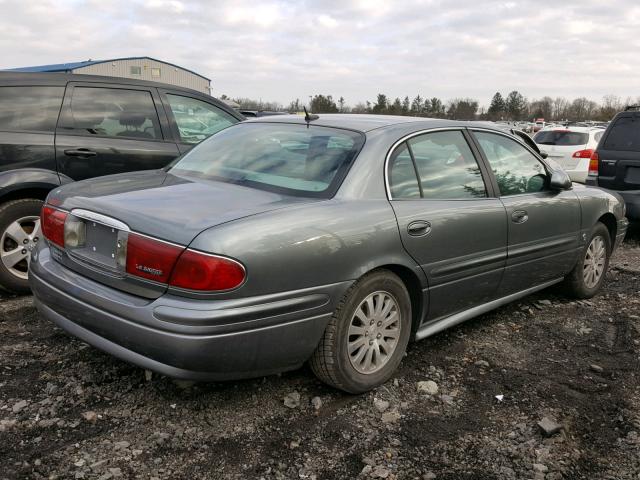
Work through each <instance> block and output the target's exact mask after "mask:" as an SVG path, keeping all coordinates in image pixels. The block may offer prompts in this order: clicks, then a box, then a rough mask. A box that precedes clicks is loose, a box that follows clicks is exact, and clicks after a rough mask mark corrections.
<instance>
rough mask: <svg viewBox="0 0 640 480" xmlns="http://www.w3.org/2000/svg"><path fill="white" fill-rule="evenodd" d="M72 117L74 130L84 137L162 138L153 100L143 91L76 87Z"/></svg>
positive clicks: (149, 94) (72, 98)
mask: <svg viewBox="0 0 640 480" xmlns="http://www.w3.org/2000/svg"><path fill="white" fill-rule="evenodd" d="M71 115H72V121H73V127H74V128H75V129H77V130H79V131H82V133H85V134H90V135H102V136H107V137H129V138H139V139H149V140H152V139H158V138H161V137H162V135H161V133H160V123H159V121H158V114H157V113H156V107H155V105H154V103H153V98H152V97H151V93H150V92H148V91H144V90H122V89H116V88H94V87H75V88H74V89H73V96H72V97H71Z"/></svg>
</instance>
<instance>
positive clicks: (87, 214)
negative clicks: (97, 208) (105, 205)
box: [69, 208, 130, 232]
mask: <svg viewBox="0 0 640 480" xmlns="http://www.w3.org/2000/svg"><path fill="white" fill-rule="evenodd" d="M69 213H71V215H73V216H74V217H78V218H82V219H84V220H89V221H91V222H96V223H100V224H102V225H105V226H107V227H111V228H115V229H117V230H121V231H124V232H129V231H130V230H129V226H128V225H127V224H126V223H124V222H121V221H120V220H116V219H115V218H111V217H108V216H106V215H103V214H101V213H96V212H92V211H90V210H85V209H83V208H74V209H72V210H71V211H70V212H69Z"/></svg>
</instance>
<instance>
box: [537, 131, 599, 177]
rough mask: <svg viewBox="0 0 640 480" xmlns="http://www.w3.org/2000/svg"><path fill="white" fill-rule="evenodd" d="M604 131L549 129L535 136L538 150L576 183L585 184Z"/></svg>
mask: <svg viewBox="0 0 640 480" xmlns="http://www.w3.org/2000/svg"><path fill="white" fill-rule="evenodd" d="M603 133H604V129H603V128H600V127H580V126H567V127H549V128H544V129H542V130H540V131H539V132H538V133H536V134H535V135H534V136H533V140H534V141H535V142H536V144H537V145H538V148H539V149H540V150H541V151H543V152H545V153H546V154H547V155H548V157H549V158H550V159H551V160H554V161H556V162H558V164H559V165H560V166H561V167H562V168H563V169H564V170H565V171H566V172H567V173H568V174H569V176H570V177H571V180H573V181H574V182H579V183H585V181H586V180H587V174H588V173H589V161H590V159H591V155H592V154H593V152H594V150H595V148H596V147H597V146H598V142H599V141H600V138H602V134H603Z"/></svg>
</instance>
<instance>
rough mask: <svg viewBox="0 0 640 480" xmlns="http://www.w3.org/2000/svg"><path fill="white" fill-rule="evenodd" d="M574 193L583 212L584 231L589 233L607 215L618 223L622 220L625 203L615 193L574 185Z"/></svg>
mask: <svg viewBox="0 0 640 480" xmlns="http://www.w3.org/2000/svg"><path fill="white" fill-rule="evenodd" d="M574 191H575V193H576V195H577V196H578V200H579V201H580V207H581V210H582V222H581V226H582V231H583V232H589V231H591V229H592V228H593V226H594V225H595V224H596V222H597V221H598V220H599V219H600V218H601V217H602V216H603V215H605V214H607V213H610V214H612V215H613V216H614V217H615V218H616V220H617V221H619V220H622V218H623V217H624V215H623V207H624V201H623V200H622V199H621V198H620V197H619V196H618V195H617V194H615V193H611V192H607V191H605V190H602V189H600V188H595V187H588V186H584V185H577V184H574Z"/></svg>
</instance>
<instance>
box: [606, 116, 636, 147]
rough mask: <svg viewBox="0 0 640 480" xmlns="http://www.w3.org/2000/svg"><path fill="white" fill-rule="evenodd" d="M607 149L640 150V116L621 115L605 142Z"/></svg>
mask: <svg viewBox="0 0 640 480" xmlns="http://www.w3.org/2000/svg"><path fill="white" fill-rule="evenodd" d="M604 148H605V150H625V151H628V152H640V117H638V118H636V117H635V116H634V117H620V118H619V119H618V120H616V123H614V124H613V127H611V131H609V134H608V135H607V139H606V140H605V142H604Z"/></svg>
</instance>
